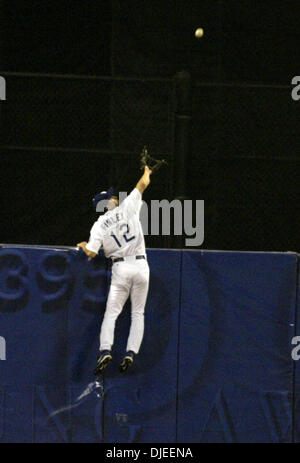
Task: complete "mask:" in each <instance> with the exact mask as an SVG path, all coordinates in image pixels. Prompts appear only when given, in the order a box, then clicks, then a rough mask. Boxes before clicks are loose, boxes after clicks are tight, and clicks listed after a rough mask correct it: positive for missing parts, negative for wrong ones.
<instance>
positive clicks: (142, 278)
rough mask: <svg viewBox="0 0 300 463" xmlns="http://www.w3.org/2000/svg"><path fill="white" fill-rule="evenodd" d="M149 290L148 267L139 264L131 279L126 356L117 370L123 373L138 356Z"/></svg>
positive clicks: (144, 263)
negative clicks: (129, 318) (135, 356)
mask: <svg viewBox="0 0 300 463" xmlns="http://www.w3.org/2000/svg"><path fill="white" fill-rule="evenodd" d="M148 288H149V267H148V264H147V262H143V263H142V264H141V263H139V265H138V271H137V272H136V274H135V275H134V277H133V283H132V288H131V292H130V298H131V325H130V331H129V337H128V341H127V348H126V355H125V356H124V358H123V361H122V362H121V364H120V366H119V369H120V371H125V370H126V369H127V368H128V367H129V366H131V365H132V363H133V359H134V355H136V354H138V352H139V350H140V346H141V343H142V340H143V335H144V310H145V305H146V300H147V294H148Z"/></svg>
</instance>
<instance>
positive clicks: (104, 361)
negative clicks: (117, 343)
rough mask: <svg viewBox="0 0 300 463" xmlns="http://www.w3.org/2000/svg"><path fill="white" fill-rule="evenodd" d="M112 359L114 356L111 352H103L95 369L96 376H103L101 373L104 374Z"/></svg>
mask: <svg viewBox="0 0 300 463" xmlns="http://www.w3.org/2000/svg"><path fill="white" fill-rule="evenodd" d="M111 359H112V356H111V352H110V350H102V351H101V352H100V355H99V357H98V360H97V366H96V368H95V369H94V375H96V376H98V375H101V373H103V372H104V370H105V368H106V367H107V365H108V364H109V362H110V361H111Z"/></svg>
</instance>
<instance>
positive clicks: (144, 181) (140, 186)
mask: <svg viewBox="0 0 300 463" xmlns="http://www.w3.org/2000/svg"><path fill="white" fill-rule="evenodd" d="M151 174H152V170H151V169H149V167H148V166H145V169H144V173H143V175H142V176H141V178H140V179H139V181H138V182H137V184H136V188H137V190H139V192H140V193H141V194H143V193H144V191H145V190H146V188H147V187H148V186H149V184H150V175H151Z"/></svg>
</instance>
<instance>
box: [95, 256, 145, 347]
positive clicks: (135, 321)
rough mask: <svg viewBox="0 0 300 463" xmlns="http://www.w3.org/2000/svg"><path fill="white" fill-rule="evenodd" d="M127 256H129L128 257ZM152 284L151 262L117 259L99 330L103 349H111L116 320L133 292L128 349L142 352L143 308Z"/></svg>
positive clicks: (113, 267)
mask: <svg viewBox="0 0 300 463" xmlns="http://www.w3.org/2000/svg"><path fill="white" fill-rule="evenodd" d="M125 259H126V258H125ZM148 287H149V266H148V262H147V261H146V260H145V259H140V260H136V259H131V260H124V261H122V262H116V263H115V264H113V266H112V278H111V285H110V290H109V294H108V299H107V304H106V310H105V314H104V318H103V322H102V326H101V332H100V350H104V349H108V350H111V348H112V345H113V342H114V331H115V323H116V320H117V318H118V316H119V315H120V313H121V312H122V309H123V307H124V304H125V302H126V300H127V299H128V296H129V295H130V299H131V325H130V331H129V337H128V341H127V348H126V351H129V350H132V351H133V352H135V353H136V354H137V353H138V352H139V349H140V346H141V343H142V340H143V335H144V309H145V305H146V299H147V294H148Z"/></svg>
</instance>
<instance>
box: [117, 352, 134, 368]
mask: <svg viewBox="0 0 300 463" xmlns="http://www.w3.org/2000/svg"><path fill="white" fill-rule="evenodd" d="M134 355H135V354H134V352H133V351H132V350H130V351H128V352H126V355H125V357H124V358H123V360H122V362H121V363H120V365H119V371H120V372H121V373H123V372H124V371H126V370H127V369H128V368H129V367H131V365H132V364H133V359H134Z"/></svg>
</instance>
